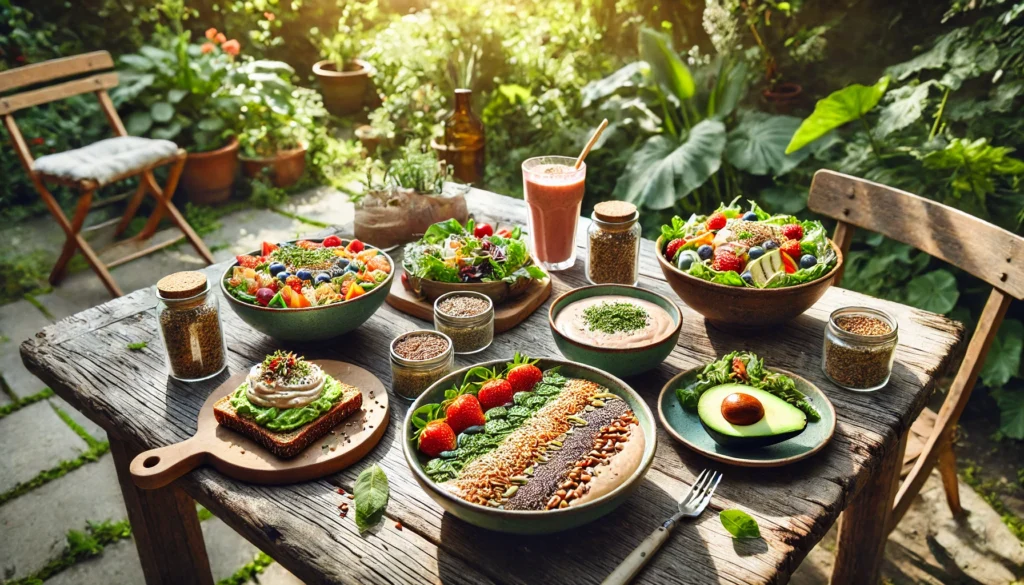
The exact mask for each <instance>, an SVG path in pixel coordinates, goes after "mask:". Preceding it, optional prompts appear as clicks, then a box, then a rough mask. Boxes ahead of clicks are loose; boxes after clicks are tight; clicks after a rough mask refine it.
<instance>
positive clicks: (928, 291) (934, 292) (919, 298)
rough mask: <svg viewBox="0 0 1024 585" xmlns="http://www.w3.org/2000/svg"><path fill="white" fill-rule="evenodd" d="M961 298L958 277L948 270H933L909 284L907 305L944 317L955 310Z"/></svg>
mask: <svg viewBox="0 0 1024 585" xmlns="http://www.w3.org/2000/svg"><path fill="white" fill-rule="evenodd" d="M959 298H960V290H959V289H957V287H956V277H955V276H953V273H952V272H950V271H948V270H943V269H939V270H932V271H931V272H929V273H927V274H922V275H921V276H918V277H916V278H914V279H913V280H911V281H910V283H909V284H907V303H908V304H910V305H912V306H915V307H917V308H918V309H924V310H925V311H931V312H933V313H939V314H940V315H944V314H946V313H948V312H950V311H952V310H953V307H955V306H956V301H957V299H959Z"/></svg>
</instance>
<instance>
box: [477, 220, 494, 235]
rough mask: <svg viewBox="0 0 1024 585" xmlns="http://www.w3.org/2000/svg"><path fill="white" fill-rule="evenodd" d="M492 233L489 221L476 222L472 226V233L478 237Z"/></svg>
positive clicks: (492, 229)
mask: <svg viewBox="0 0 1024 585" xmlns="http://www.w3.org/2000/svg"><path fill="white" fill-rule="evenodd" d="M493 234H494V228H493V227H491V224H489V223H478V224H476V227H475V228H473V235H474V236H476V237H478V238H486V237H487V236H490V235H493Z"/></svg>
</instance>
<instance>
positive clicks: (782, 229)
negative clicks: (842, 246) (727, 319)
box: [659, 198, 837, 288]
mask: <svg viewBox="0 0 1024 585" xmlns="http://www.w3.org/2000/svg"><path fill="white" fill-rule="evenodd" d="M738 201H739V199H738V198H737V199H736V200H733V202H732V203H730V204H729V205H722V206H720V207H719V208H718V209H717V210H715V212H714V213H712V214H711V215H708V216H703V215H696V214H694V215H691V216H690V218H689V219H688V220H686V221H683V220H682V218H680V217H679V216H676V217H674V218H672V223H671V224H670V225H665V226H662V228H661V245H662V248H661V249H660V250H659V253H661V254H662V255H663V256H664V257H665V259H666V260H668V261H669V262H671V263H672V264H673V265H674V266H675V267H676V268H678V269H679V270H682V271H683V272H686V273H687V274H689V275H690V276H693V277H696V278H700V279H703V280H707V281H710V282H714V283H717V284H724V285H729V286H746V287H752V288H779V287H784V286H794V285H798V284H803V283H806V282H811V281H813V280H817V279H819V278H821V277H822V276H825V275H826V274H828V273H829V272H830V271H831V270H832V268H834V267H835V265H836V261H837V257H836V253H835V250H834V249H833V248H832V246H831V244H830V243H829V240H828V236H827V235H826V233H825V227H824V226H823V225H822V224H821V222H820V221H812V220H807V221H801V220H799V219H798V218H796V217H794V216H791V215H784V214H777V215H771V214H769V213H768V212H767V211H765V210H763V209H761V208H760V207H759V206H758V205H757V203H754V202H753V201H750V202H749V203H750V207H749V209H747V210H744V209H743V208H742V207H741V206H740V205H739V203H738Z"/></svg>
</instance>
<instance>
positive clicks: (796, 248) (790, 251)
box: [779, 226, 803, 260]
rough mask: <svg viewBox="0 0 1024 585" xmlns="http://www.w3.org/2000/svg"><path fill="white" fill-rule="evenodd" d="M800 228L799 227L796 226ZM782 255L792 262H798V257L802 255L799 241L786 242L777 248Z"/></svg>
mask: <svg viewBox="0 0 1024 585" xmlns="http://www.w3.org/2000/svg"><path fill="white" fill-rule="evenodd" d="M797 227H800V226H797ZM779 249H780V250H782V253H783V254H785V255H787V256H789V257H790V258H792V259H793V260H799V259H800V255H801V254H802V253H803V252H801V251H800V240H786V241H785V242H783V243H782V245H781V246H779Z"/></svg>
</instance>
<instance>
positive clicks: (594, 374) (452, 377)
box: [402, 358, 657, 534]
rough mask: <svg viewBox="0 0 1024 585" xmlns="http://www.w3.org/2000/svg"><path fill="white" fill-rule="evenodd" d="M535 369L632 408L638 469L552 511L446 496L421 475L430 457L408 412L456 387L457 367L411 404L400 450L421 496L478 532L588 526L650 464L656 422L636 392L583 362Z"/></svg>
mask: <svg viewBox="0 0 1024 585" xmlns="http://www.w3.org/2000/svg"><path fill="white" fill-rule="evenodd" d="M510 361H512V360H511V358H510V359H507V360H492V361H489V362H483V363H479V364H476V365H474V366H472V367H477V366H484V367H487V368H495V367H497V368H499V369H503V368H504V367H505V364H506V363H508V362H510ZM537 366H538V367H539V368H540V369H541V370H544V371H547V370H549V369H551V368H554V367H558V368H559V372H560V373H561V374H562V375H563V376H565V377H567V378H581V379H586V380H590V381H592V382H595V383H597V384H600V385H601V386H604V387H605V388H607V389H608V391H609V392H612V393H614V394H616V395H618V396H619V397H621V398H622V399H623V400H625V401H626V403H627V404H628V405H629V407H630V408H631V409H632V410H633V413H634V414H635V415H636V418H637V420H639V421H640V424H639V426H640V428H641V429H642V430H643V433H644V439H645V444H644V452H643V457H642V459H641V461H640V465H639V467H637V469H636V471H634V472H633V474H632V475H630V476H629V477H628V478H626V479H625V481H623V482H622V483H621V484H619V486H618V487H616V488H615V489H614V490H612V491H610V492H608V493H607V494H605V495H603V496H601V497H600V498H596V499H594V500H592V501H590V502H587V503H585V504H581V505H579V506H570V507H568V508H560V509H555V510H504V509H501V508H492V507H490V506H482V505H479V504H472V503H470V502H467V501H466V500H463V499H461V498H458V497H456V496H454V495H452V494H451V493H449V492H448V491H446V490H445V489H444V488H442V487H440V485H438V484H436V483H434V482H433V481H432V480H431V479H430V478H429V477H427V474H426V473H425V472H424V471H423V466H425V465H426V464H427V461H429V459H430V458H429V457H427V456H426V455H423V454H422V453H420V452H419V451H418V450H417V449H416V443H415V441H414V440H413V436H414V433H415V431H416V429H415V427H414V426H413V423H412V414H413V413H414V412H416V409H417V408H419V407H421V406H423V405H425V404H430V403H439V402H441V401H442V400H444V391H445V390H447V389H449V388H451V387H453V386H456V385H461V384H462V381H463V378H464V377H465V375H466V372H468V371H469V370H470V369H472V367H470V368H462V369H461V370H458V371H457V372H453V373H451V374H448V375H447V376H445V377H444V378H441V379H440V380H438V381H437V382H435V383H434V384H433V385H431V386H430V387H429V388H427V389H426V391H424V392H423V394H421V395H420V397H419V398H417V399H416V402H414V403H413V404H412V406H411V407H409V411H408V412H407V413H406V415H405V423H404V424H403V425H402V446H403V449H404V451H405V461H406V463H408V465H409V469H410V470H412V475H413V477H415V478H416V482H417V483H419V484H420V487H422V488H423V491H425V492H427V495H429V496H430V497H431V498H432V499H433V500H434V501H435V502H437V503H438V504H439V505H440V506H441V507H442V508H444V509H445V511H446V512H448V513H449V514H452V515H453V516H455V517H456V518H459V519H461V520H464V521H466V522H469V523H470V524H472V525H474V526H479V527H480V528H486V529H488V530H494V531H497V532H508V533H512V534H549V533H552V532H560V531H563V530H569V529H570V528H575V527H577V526H582V525H583V524H587V523H589V522H593V521H594V520H597V519H598V518H601V517H602V516H604V515H606V514H608V513H610V512H611V511H613V510H614V509H615V508H617V507H618V506H619V505H620V504H622V503H623V502H624V501H625V500H626V498H628V497H629V496H630V495H631V494H632V493H633V492H635V491H636V489H637V488H638V487H640V483H641V482H642V481H643V478H644V475H646V474H647V471H648V469H650V467H651V463H652V462H653V461H654V451H655V448H656V447H657V430H656V423H655V419H654V415H653V414H652V413H651V409H650V408H648V406H647V403H646V402H644V400H643V398H641V397H640V395H639V394H637V393H636V391H634V390H633V389H632V388H630V387H629V385H627V384H626V383H625V382H623V381H622V380H620V379H618V378H616V377H615V376H612V375H611V374H608V373H606V372H603V371H601V370H599V369H597V368H593V367H590V366H588V365H585V364H578V363H575V362H570V361H566V360H561V359H557V358H541V359H540V361H539V362H538V363H537Z"/></svg>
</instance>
